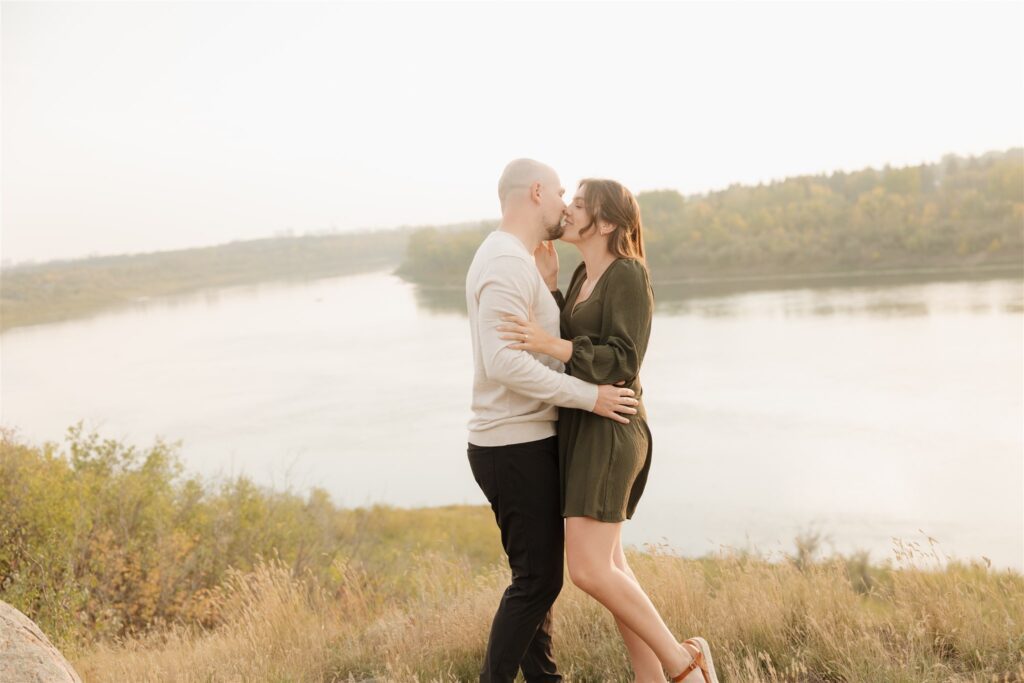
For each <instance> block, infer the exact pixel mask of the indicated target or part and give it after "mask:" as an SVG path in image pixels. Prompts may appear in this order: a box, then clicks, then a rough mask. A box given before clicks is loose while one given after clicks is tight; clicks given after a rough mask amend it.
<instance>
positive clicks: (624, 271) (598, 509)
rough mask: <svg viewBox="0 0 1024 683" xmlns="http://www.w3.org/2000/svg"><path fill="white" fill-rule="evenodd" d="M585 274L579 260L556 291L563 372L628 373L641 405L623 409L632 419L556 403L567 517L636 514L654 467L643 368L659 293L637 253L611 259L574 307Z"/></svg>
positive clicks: (594, 376)
mask: <svg viewBox="0 0 1024 683" xmlns="http://www.w3.org/2000/svg"><path fill="white" fill-rule="evenodd" d="M585 278H586V266H585V265H584V264H582V263H581V264H580V265H579V267H578V268H577V269H576V271H575V272H574V273H573V275H572V280H571V281H570V283H569V289H568V293H567V294H566V296H565V297H563V296H562V293H561V292H560V291H556V292H552V294H553V295H554V297H555V300H556V301H557V302H558V305H559V307H560V308H561V310H562V313H561V333H562V338H563V339H570V340H572V357H571V358H570V359H569V362H568V363H566V372H568V373H569V374H571V375H573V376H574V377H579V378H580V379H582V380H584V381H587V382H591V383H593V384H615V383H616V382H618V381H620V380H626V383H625V384H624V385H622V386H625V387H629V388H630V389H632V390H633V391H634V392H635V398H637V399H639V401H640V405H638V406H636V409H637V414H636V415H627V416H626V417H627V418H628V419H629V424H621V423H619V422H616V421H614V420H611V419H608V418H606V417H601V416H599V415H596V414H594V413H591V412H587V411H584V410H575V409H572V408H559V409H558V455H559V469H560V474H561V491H562V516H563V517H581V516H583V517H592V518H594V519H597V520H601V521H603V522H621V521H623V520H625V519H631V518H632V517H633V512H634V511H635V510H636V504H637V502H638V501H639V500H640V495H641V494H642V493H643V490H644V485H645V484H646V483H647V473H648V472H649V471H650V467H651V431H650V429H648V427H647V413H646V411H645V410H644V404H643V398H642V396H643V388H642V387H641V386H640V378H639V375H638V373H639V372H640V364H641V363H642V362H643V359H644V353H645V352H646V351H647V340H648V338H649V337H650V334H651V318H652V314H653V310H654V295H653V292H652V291H651V283H650V278H649V276H648V273H647V269H646V268H645V267H644V265H643V263H641V262H640V261H638V260H637V259H634V258H620V259H618V260H616V261H614V262H612V264H611V265H609V266H608V268H607V269H606V270H605V272H604V273H603V274H602V275H601V277H600V278H599V279H598V281H597V284H596V286H595V287H594V290H593V291H592V292H591V294H590V296H589V297H587V298H586V299H585V300H583V301H582V302H581V303H580V304H579V306H577V305H576V299H577V298H578V297H579V292H580V288H581V287H582V286H583V280H584V279H585Z"/></svg>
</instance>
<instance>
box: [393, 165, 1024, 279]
mask: <svg viewBox="0 0 1024 683" xmlns="http://www.w3.org/2000/svg"><path fill="white" fill-rule="evenodd" d="M637 200H638V201H639V203H640V207H641V212H642V219H643V225H644V239H645V246H646V251H647V262H648V266H649V267H650V269H651V275H652V279H653V280H654V281H655V283H657V282H659V281H661V282H673V281H675V282H678V281H684V282H685V281H686V280H688V279H693V278H714V277H729V276H744V275H776V274H783V273H784V274H790V275H791V274H794V273H802V272H805V273H817V272H830V271H832V272H846V271H857V270H866V271H871V270H883V269H899V268H920V267H971V266H987V265H991V264H1006V265H1024V148H1013V149H1010V150H1007V151H1005V152H990V153H987V154H984V155H981V156H969V157H961V156H957V155H953V154H948V155H946V156H944V157H943V158H942V160H941V161H940V162H938V163H932V164H919V165H916V166H904V167H899V168H893V167H890V166H888V165H886V166H885V167H884V168H882V169H881V170H877V169H874V168H865V169H863V170H859V171H854V172H849V173H848V172H841V171H837V172H834V173H831V174H829V175H824V174H820V175H803V176H797V177H793V178H787V179H785V180H782V181H778V182H772V183H769V184H758V185H757V186H751V185H740V184H734V185H731V186H729V187H728V188H726V189H724V190H721V191H716V192H709V193H706V194H695V195H688V196H684V195H682V194H680V193H679V192H677V191H675V190H656V191H651V192H641V193H639V194H638V195H637ZM496 226H497V222H496V221H485V222H481V223H480V224H479V225H478V226H477V227H476V228H474V229H469V230H462V231H452V230H445V229H438V228H423V229H420V230H417V231H415V232H413V233H412V235H411V236H410V238H409V244H408V247H407V249H406V253H405V259H404V261H403V262H402V264H401V266H400V267H399V270H398V274H399V275H401V276H402V277H403V278H405V279H407V280H409V281H412V282H416V283H419V284H422V285H427V286H440V287H456V286H461V285H462V283H463V282H464V280H465V275H466V270H467V269H468V267H469V263H470V261H471V260H472V257H473V253H474V252H475V251H476V248H477V247H478V246H479V244H480V242H481V241H482V240H483V238H484V237H485V236H486V235H487V233H488V232H490V231H492V230H494V228H495V227H496ZM556 246H557V248H558V251H559V258H560V261H561V264H562V267H561V273H560V276H561V277H560V280H562V279H564V280H567V279H568V275H569V274H571V272H572V270H573V268H574V267H575V265H576V264H578V263H579V260H580V259H579V256H578V251H577V250H576V249H575V248H574V247H572V246H571V245H568V244H564V243H557V244H556Z"/></svg>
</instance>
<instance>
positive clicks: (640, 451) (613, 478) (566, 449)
mask: <svg viewBox="0 0 1024 683" xmlns="http://www.w3.org/2000/svg"><path fill="white" fill-rule="evenodd" d="M565 213H566V215H565V220H564V223H565V232H564V233H563V235H562V237H561V239H562V240H564V241H566V242H569V243H570V244H575V245H576V247H577V248H579V250H580V252H581V254H582V255H583V263H581V264H580V265H579V267H578V268H577V269H576V271H575V272H574V273H573V276H572V280H571V281H570V283H569V289H568V291H567V294H566V296H565V297H563V296H562V293H561V292H560V291H558V290H557V275H558V256H557V255H556V253H555V248H554V244H553V243H552V242H545V243H543V244H542V245H541V247H540V248H539V249H538V250H537V254H536V259H537V267H538V268H539V269H540V271H541V275H542V276H543V277H544V280H545V282H547V284H548V288H549V289H551V290H552V294H553V295H554V297H555V299H556V300H557V301H558V304H559V307H560V308H561V309H562V314H561V332H562V337H563V338H561V339H555V338H553V337H551V336H550V335H548V334H547V333H545V332H544V330H543V328H542V327H540V326H539V325H537V324H536V323H535V322H533V321H531V320H521V319H519V318H515V317H512V316H509V317H506V318H505V320H506V321H507V322H506V323H505V324H503V325H502V326H500V327H499V328H498V329H500V330H502V331H503V332H505V333H506V334H504V335H503V336H502V338H503V339H508V340H512V341H516V342H519V343H517V344H512V345H511V348H516V349H524V350H526V351H531V352H534V353H544V354H547V355H550V356H553V357H555V358H558V359H559V360H561V361H562V362H563V363H565V365H566V371H567V372H569V373H570V374H572V375H573V376H575V377H579V378H581V379H583V380H585V381H588V382H592V383H594V384H616V383H620V382H621V383H624V386H626V387H629V388H630V389H632V390H633V391H634V392H635V396H636V398H637V399H638V402H637V406H636V411H635V414H633V415H632V416H631V418H630V419H628V420H627V419H626V418H622V419H621V421H615V420H610V419H607V418H602V417H599V416H597V415H593V414H591V413H586V412H584V411H581V410H572V409H568V408H560V409H559V421H558V441H559V461H560V470H561V487H562V489H561V491H562V516H563V517H565V551H566V561H567V564H568V568H569V577H570V578H571V579H572V582H573V583H574V584H575V585H576V586H577V587H579V588H580V589H582V590H583V591H585V592H586V593H588V594H589V595H591V596H592V597H594V598H595V599H596V600H597V601H598V602H600V603H601V604H603V605H604V606H605V607H606V608H608V610H609V611H610V612H611V613H612V615H613V616H614V617H615V623H616V625H617V626H618V628H619V631H620V633H622V638H623V640H624V641H625V644H626V648H627V649H628V651H629V657H630V660H631V663H632V666H633V671H634V674H635V681H636V682H637V683H651V682H654V681H657V682H659V683H664V680H665V674H664V672H668V674H669V676H670V677H671V680H672V681H685V682H686V683H697V681H702V682H703V683H716V682H717V680H718V679H717V677H716V675H715V667H714V664H713V663H712V661H711V651H710V649H709V647H708V644H707V641H706V640H704V639H703V638H700V637H695V638H689V639H687V640H686V641H684V642H682V643H680V642H678V641H676V639H675V637H674V636H673V635H672V633H671V632H670V631H669V630H668V627H667V626H665V622H664V621H663V620H662V618H661V616H660V615H659V614H658V612H657V610H656V609H655V607H654V605H653V604H652V603H651V601H650V599H649V598H648V597H647V594H646V593H644V591H643V589H642V588H641V587H640V584H639V583H638V582H637V580H636V576H635V575H634V574H633V572H632V570H631V569H630V567H629V564H628V563H627V562H626V556H625V554H624V553H623V551H622V538H621V536H622V523H623V521H624V520H626V519H631V518H632V516H633V512H634V511H635V510H636V505H637V502H638V501H639V499H640V495H641V494H642V493H643V489H644V485H645V483H646V481H647V473H648V471H649V469H650V464H651V433H650V430H649V429H648V428H647V420H646V412H645V410H644V406H643V402H642V398H641V397H642V394H643V390H642V389H641V387H640V379H639V376H638V373H639V370H640V364H641V363H642V362H643V357H644V353H645V352H646V350H647V340H648V338H649V336H650V331H651V318H652V313H653V308H654V298H653V295H652V293H651V286H650V279H649V276H648V273H647V267H646V264H645V260H644V241H643V232H642V226H641V221H640V207H639V205H638V204H637V201H636V198H634V197H633V195H632V194H631V193H630V192H629V190H627V189H626V188H625V187H623V186H622V185H620V184H619V183H617V182H615V181H612V180H599V179H586V180H583V181H581V182H580V185H579V189H578V190H577V191H576V195H575V196H574V197H573V200H572V204H571V205H570V206H569V207H568V208H567V209H566V212H565Z"/></svg>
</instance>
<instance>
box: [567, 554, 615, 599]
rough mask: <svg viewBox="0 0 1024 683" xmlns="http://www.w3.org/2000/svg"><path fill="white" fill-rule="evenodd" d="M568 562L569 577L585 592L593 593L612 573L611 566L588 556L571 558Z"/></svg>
mask: <svg viewBox="0 0 1024 683" xmlns="http://www.w3.org/2000/svg"><path fill="white" fill-rule="evenodd" d="M568 564H569V579H570V580H571V581H572V583H573V585H574V586H576V587H577V588H579V589H580V590H582V591H583V592H585V593H590V594H593V593H594V592H595V591H596V590H598V589H600V587H601V586H602V585H603V584H604V583H605V582H607V580H608V578H609V576H610V574H611V567H610V566H602V565H601V563H597V562H593V561H591V560H588V559H586V558H575V559H573V558H570V559H569V562H568Z"/></svg>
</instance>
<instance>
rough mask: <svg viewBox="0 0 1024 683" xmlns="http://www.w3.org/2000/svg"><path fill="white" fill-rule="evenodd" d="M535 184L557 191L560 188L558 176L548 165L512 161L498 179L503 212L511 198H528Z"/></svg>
mask: <svg viewBox="0 0 1024 683" xmlns="http://www.w3.org/2000/svg"><path fill="white" fill-rule="evenodd" d="M534 183H540V184H541V186H542V187H549V188H556V190H557V188H558V187H559V180H558V174H557V173H555V169H553V168H551V167H550V166H548V165H547V164H542V163H540V162H539V161H534V160H533V159H515V160H514V161H510V162H509V164H508V165H507V166H506V167H505V170H504V171H502V174H501V178H499V179H498V201H499V202H501V208H502V210H504V209H505V206H506V205H507V203H508V200H509V198H510V197H512V196H516V195H523V196H528V195H529V190H530V188H531V187H532V186H533V184H534Z"/></svg>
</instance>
